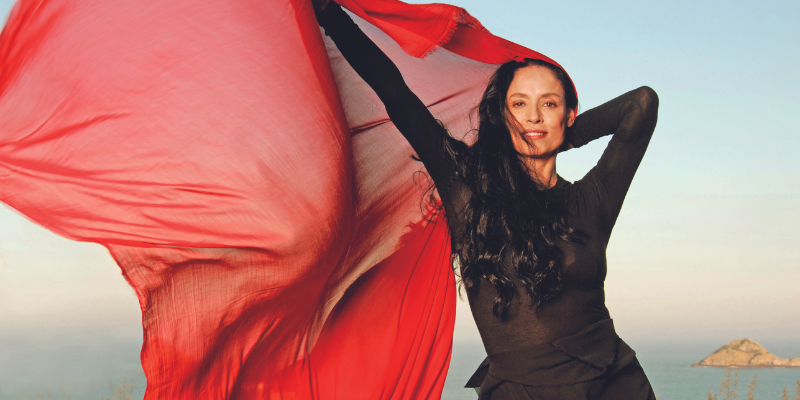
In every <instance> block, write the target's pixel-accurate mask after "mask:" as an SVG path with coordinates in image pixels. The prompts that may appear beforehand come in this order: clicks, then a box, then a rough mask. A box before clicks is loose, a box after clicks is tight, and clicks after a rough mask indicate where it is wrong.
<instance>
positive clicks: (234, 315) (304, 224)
mask: <svg viewBox="0 0 800 400" xmlns="http://www.w3.org/2000/svg"><path fill="white" fill-rule="evenodd" d="M342 3H343V5H344V6H345V7H347V8H349V9H350V10H351V11H352V12H353V13H354V14H356V15H358V16H360V17H361V18H362V19H359V21H358V23H359V24H360V25H361V26H362V28H363V29H364V30H365V31H366V32H367V33H368V34H369V35H370V36H371V37H372V38H373V39H374V40H375V41H376V42H377V43H378V44H379V46H381V47H382V48H383V49H384V50H385V51H386V52H387V54H389V56H390V57H392V58H393V59H394V60H395V61H396V63H397V64H398V66H399V68H400V69H401V70H402V72H403V73H404V76H405V77H406V80H407V82H408V83H409V85H410V86H411V88H412V90H414V91H415V92H416V93H417V94H418V95H419V96H420V97H421V98H422V100H423V101H424V102H425V103H426V104H428V105H429V107H430V109H431V110H432V112H433V113H434V115H436V117H437V118H439V119H441V120H442V121H443V122H444V123H445V124H446V125H447V127H448V128H449V130H450V131H451V133H452V134H453V135H455V136H457V137H459V138H466V140H469V132H470V129H471V128H472V126H471V125H470V118H469V114H470V112H471V110H472V108H473V107H474V106H475V105H476V104H477V101H478V99H479V97H480V92H481V89H482V88H483V87H485V83H486V80H487V79H488V77H489V76H490V75H491V73H492V72H493V71H494V69H495V68H496V64H498V63H501V62H505V61H508V60H511V59H519V58H522V57H534V58H544V56H541V55H540V54H538V53H536V52H533V51H531V50H528V49H525V48H523V47H521V46H518V45H515V44H513V43H510V42H507V41H505V40H503V39H501V38H497V37H495V36H493V35H491V34H490V33H489V32H488V31H487V30H485V29H484V28H483V27H481V25H480V24H479V23H478V21H477V20H475V19H474V18H472V17H471V16H469V14H468V13H466V12H465V11H464V10H462V9H460V8H457V7H452V6H447V5H429V6H423V5H407V4H405V3H401V2H399V1H392V0H343V1H342ZM434 50H436V51H434ZM421 56H426V57H425V59H424V60H423V59H419V58H416V57H421ZM411 154H412V150H411V148H410V146H409V145H408V143H407V142H405V140H404V139H403V137H402V136H401V135H400V134H399V133H398V132H397V131H396V130H395V129H394V127H393V125H392V124H391V123H390V122H389V121H388V119H387V117H386V113H385V111H384V110H383V107H382V105H381V104H380V102H379V101H378V99H377V97H376V96H375V95H374V93H372V92H371V90H370V89H369V88H368V87H367V86H366V84H364V83H363V82H361V81H360V79H359V78H358V77H357V76H356V75H355V73H354V72H353V71H352V70H351V69H350V68H349V66H348V65H347V64H346V62H345V61H344V60H342V58H341V56H340V55H339V54H338V51H337V50H336V49H335V46H333V45H332V44H331V43H328V42H326V41H325V39H323V37H322V35H321V34H320V30H319V27H318V26H317V23H316V19H315V17H314V14H313V10H312V7H311V4H310V3H309V2H307V1H304V0H268V1H245V0H238V1H230V0H224V1H223V0H209V1H202V2H196V1H188V0H173V1H169V2H163V1H155V0H136V1H132V0H111V1H109V0H103V1H100V0H20V1H19V2H18V3H17V4H16V5H15V7H14V9H13V11H12V13H11V15H10V17H9V20H8V22H7V24H6V26H5V28H4V30H3V32H2V35H1V36H0V200H1V201H3V202H5V203H6V204H8V205H10V206H11V207H13V208H15V209H17V210H18V211H20V212H21V213H23V214H24V215H26V216H27V217H29V218H30V219H32V220H33V221H35V222H37V223H39V224H41V225H43V226H45V227H46V228H48V229H50V230H52V231H54V232H56V233H58V234H60V235H62V236H65V237H67V238H70V239H74V240H80V241H90V242H96V243H100V244H102V245H104V246H106V247H107V248H108V249H109V251H110V252H111V254H112V255H113V256H114V259H115V260H116V261H117V263H118V264H119V266H120V268H121V270H122V274H123V275H124V277H125V279H127V281H128V282H129V283H130V284H131V286H132V287H133V288H134V290H135V291H136V293H137V295H138V298H139V302H140V305H141V309H142V325H143V334H144V343H143V347H142V365H143V368H144V371H145V374H146V376H147V384H148V387H147V391H146V394H145V398H146V399H147V400H152V399H311V398H314V399H336V398H350V399H360V398H363V399H423V398H439V397H440V395H441V391H442V387H443V384H444V378H445V375H446V371H447V367H448V364H449V359H450V351H451V341H452V332H453V323H454V318H455V301H456V300H455V299H456V287H455V279H454V277H453V273H452V270H451V265H450V254H449V241H448V233H447V230H446V224H445V223H444V222H443V220H442V218H443V217H442V216H441V215H440V213H437V212H436V208H435V207H431V206H430V205H429V203H428V201H427V200H426V199H427V198H428V197H427V195H428V194H430V193H429V192H428V189H429V187H430V182H429V180H428V179H427V177H426V175H425V173H424V169H423V168H422V166H421V164H419V163H418V162H417V161H415V160H414V159H413V158H412V157H410V155H411Z"/></svg>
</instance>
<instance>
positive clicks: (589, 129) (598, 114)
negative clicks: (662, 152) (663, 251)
mask: <svg viewBox="0 0 800 400" xmlns="http://www.w3.org/2000/svg"><path fill="white" fill-rule="evenodd" d="M657 119H658V95H656V92H655V91H653V89H651V88H649V87H646V86H645V87H641V88H639V89H635V90H632V91H630V92H628V93H625V94H623V95H621V96H619V97H617V98H615V99H613V100H611V101H609V102H607V103H605V104H602V105H600V106H597V107H595V108H592V109H591V110H588V111H586V112H584V113H582V114H581V115H579V116H578V118H576V119H575V123H574V124H573V125H572V127H571V128H570V129H569V130H568V131H567V134H566V140H567V141H568V142H570V143H571V144H572V145H573V146H575V147H580V146H583V145H584V144H586V143H589V142H591V141H592V140H595V139H597V138H600V137H602V136H606V135H613V136H612V138H611V141H610V142H609V143H608V147H606V150H605V151H604V152H603V156H602V157H600V161H598V163H597V165H596V166H595V167H594V168H593V169H592V170H591V171H590V172H589V173H588V174H587V176H586V177H585V178H584V180H586V179H592V180H594V181H595V182H596V183H597V190H598V195H599V196H600V198H601V200H602V201H601V204H602V207H603V210H604V213H605V217H606V219H607V222H608V224H609V229H610V228H611V227H613V226H614V223H615V222H616V220H617V216H619V212H620V210H621V208H622V202H623V201H624V200H625V195H626V194H627V193H628V188H629V187H630V185H631V182H632V181H633V176H634V174H636V170H637V169H638V167H639V163H640V162H641V161H642V158H643V157H644V153H645V150H647V145H648V144H649V143H650V138H651V137H652V136H653V131H654V130H655V127H656V120H657Z"/></svg>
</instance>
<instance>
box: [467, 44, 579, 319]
mask: <svg viewBox="0 0 800 400" xmlns="http://www.w3.org/2000/svg"><path fill="white" fill-rule="evenodd" d="M534 65H536V66H542V67H546V68H549V69H550V70H551V71H553V73H554V74H555V76H556V78H558V80H559V81H560V82H561V85H562V86H563V88H564V93H565V105H566V108H567V110H576V109H577V106H578V98H577V95H576V94H575V88H574V86H573V84H572V81H571V80H570V78H569V76H567V74H566V73H565V72H564V71H563V70H562V69H561V68H559V67H556V66H555V65H553V64H550V63H547V62H544V61H540V60H533V59H526V60H525V61H522V62H517V61H512V62H508V63H506V64H503V65H502V66H500V67H499V68H498V69H497V71H496V72H495V73H494V75H493V76H492V78H491V79H490V81H489V84H488V85H487V87H486V90H485V92H484V94H483V97H482V99H481V102H480V104H479V105H478V118H479V125H478V131H477V140H476V142H475V144H473V145H472V146H471V148H470V149H469V150H468V152H467V154H465V155H464V157H459V158H460V162H459V163H458V164H460V165H459V167H460V168H459V169H460V171H461V173H462V174H463V175H464V178H465V179H464V180H465V181H466V182H467V184H468V185H469V187H470V189H471V191H472V197H471V199H470V200H469V202H468V203H467V205H466V209H465V210H464V221H465V227H464V229H463V231H462V232H460V234H459V235H458V236H460V240H457V243H455V246H454V256H455V258H456V259H457V261H458V264H459V265H460V268H461V274H460V277H461V281H462V283H463V284H464V287H465V288H466V289H467V291H469V292H472V293H475V292H476V291H477V290H478V287H479V285H480V283H481V281H482V280H486V281H488V283H489V284H491V285H492V286H494V288H495V289H496V292H497V296H496V297H495V301H494V305H493V307H492V311H493V313H494V315H495V317H497V318H500V319H502V318H503V317H504V316H505V313H506V311H507V309H508V306H509V304H510V302H511V300H512V299H513V298H514V295H515V293H516V291H517V288H516V286H515V284H514V281H515V279H514V278H512V277H517V278H518V279H519V280H521V281H522V284H523V286H524V289H525V290H526V291H527V292H528V294H529V295H530V298H531V301H532V304H531V307H534V308H539V307H541V306H542V305H544V304H546V303H548V302H549V301H551V300H553V299H555V298H556V297H557V296H558V295H559V293H560V292H561V291H562V288H563V284H562V280H561V264H562V257H563V254H562V252H561V250H560V249H559V248H558V246H557V245H556V243H557V241H558V240H570V241H578V240H579V239H577V235H576V234H575V232H573V230H572V229H570V228H568V227H567V225H566V218H567V215H568V210H569V208H568V207H569V206H568V204H566V202H565V201H564V200H565V197H564V196H563V194H562V193H558V192H559V190H560V189H559V187H558V186H557V187H556V188H554V189H550V190H541V189H542V188H540V187H539V186H538V184H536V183H535V182H534V181H533V180H532V179H531V176H530V174H529V173H528V171H527V169H526V167H525V165H524V164H523V162H522V161H521V159H520V155H519V153H518V152H517V151H516V150H515V149H514V144H513V142H512V140H511V132H510V131H509V128H508V125H509V124H508V123H507V121H508V116H509V115H510V113H509V111H508V108H507V106H506V95H507V92H508V88H509V86H510V85H511V82H512V81H513V79H514V74H515V73H516V71H517V70H518V69H520V68H524V67H528V66H534ZM567 112H570V111H567Z"/></svg>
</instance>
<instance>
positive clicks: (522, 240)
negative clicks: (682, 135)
mask: <svg viewBox="0 0 800 400" xmlns="http://www.w3.org/2000/svg"><path fill="white" fill-rule="evenodd" d="M323 7H324V5H323V6H322V7H319V8H323ZM318 19H319V22H320V25H321V26H322V27H323V28H324V29H325V33H326V34H327V35H328V36H330V37H331V38H332V39H333V41H334V42H335V43H336V45H337V47H338V48H339V50H340V51H341V52H342V54H343V56H344V57H345V59H347V61H348V62H349V63H350V64H351V65H352V67H353V68H354V69H355V70H356V72H357V73H358V74H359V75H360V76H361V77H362V78H363V79H364V80H365V81H366V82H367V83H368V84H369V85H370V86H371V87H372V88H373V90H375V92H376V93H377V94H378V96H379V97H380V99H381V101H383V103H384V104H385V106H386V110H387V113H388V114H389V117H390V118H391V120H392V122H393V123H394V124H395V125H396V127H397V128H398V130H399V131H400V132H401V133H402V134H403V135H404V136H405V137H406V138H407V139H408V141H409V143H410V144H411V145H412V147H413V148H414V150H415V151H416V152H417V155H418V157H419V159H420V160H422V162H423V163H424V165H425V167H426V169H427V170H428V173H429V174H430V175H431V177H432V179H433V181H434V184H435V185H436V188H437V190H438V193H439V197H440V198H441V201H442V205H443V207H444V209H445V212H446V216H447V219H448V225H449V227H450V230H451V237H452V243H453V253H454V255H455V259H456V260H457V261H458V263H459V265H460V268H461V279H462V281H463V284H464V286H465V288H466V291H467V296H468V299H469V303H470V307H471V308H472V313H473V316H474V317H475V321H476V323H477V326H478V329H479V331H480V334H481V338H482V340H483V343H484V346H485V347H486V351H487V354H489V356H488V357H487V359H486V361H484V363H483V364H482V365H481V367H480V368H479V370H478V371H477V372H476V373H475V375H473V377H472V379H470V382H469V383H468V386H469V387H479V389H478V392H479V394H480V397H481V398H482V399H511V398H514V399H516V398H536V399H540V398H546V399H551V398H552V399H585V398H592V399H623V398H624V399H654V398H655V396H654V395H653V392H652V389H651V388H650V384H649V382H648V381H647V378H646V376H645V375H644V372H643V370H642V368H641V366H640V365H639V363H638V361H637V360H636V357H635V354H634V352H633V351H632V350H631V349H630V348H629V347H628V346H627V345H626V344H625V343H624V342H622V341H621V340H620V339H619V337H618V336H617V335H616V333H615V332H614V327H613V324H612V322H611V319H610V318H609V314H608V310H607V309H606V307H605V304H604V298H605V295H604V290H603V280H604V279H605V275H606V261H605V248H606V246H607V243H608V240H609V238H610V234H611V230H612V228H613V226H614V222H615V221H616V219H617V216H618V215H619V211H620V208H621V206H622V202H623V200H624V197H625V194H626V192H627V190H628V187H629V186H630V183H631V181H632V179H633V176H634V174H635V172H636V169H637V167H638V165H639V162H640V161H641V159H642V157H643V156H644V152H645V150H646V148H647V145H648V142H649V140H650V137H651V135H652V133H653V130H654V129H655V124H656V118H657V107H658V98H657V96H656V94H655V92H654V91H653V90H652V89H650V88H646V87H643V88H640V89H636V90H634V91H631V92H629V93H626V94H624V95H622V96H620V97H618V98H616V99H614V100H612V101H610V102H608V103H606V104H603V105H601V106H599V107H596V108H594V109H592V110H589V111H587V112H585V113H583V114H582V115H581V116H580V117H576V111H577V96H576V94H575V90H574V87H573V86H572V83H571V81H570V79H569V77H568V76H567V75H566V73H565V72H564V71H563V70H561V69H560V68H558V67H556V66H554V65H551V64H548V63H546V62H542V61H538V60H526V61H525V62H510V63H506V64H504V65H502V66H501V67H500V68H499V69H498V70H497V72H496V73H495V74H494V76H493V77H492V79H491V80H490V82H489V84H488V86H487V88H486V91H485V93H484V95H483V98H482V100H481V102H480V105H479V107H478V112H479V118H480V121H479V128H478V135H477V140H476V142H475V143H474V145H472V146H471V147H468V146H467V145H466V144H464V143H462V142H459V141H457V140H454V139H452V138H451V137H450V136H449V135H448V134H447V132H446V131H445V130H444V129H443V128H442V127H441V125H440V124H439V123H438V122H437V120H436V119H435V118H434V117H433V116H432V115H431V114H430V112H429V111H428V109H427V108H426V107H425V105H424V104H423V103H422V102H421V101H420V100H419V99H418V98H417V97H416V96H415V95H414V94H413V93H412V92H411V91H410V90H409V88H408V87H407V86H406V85H405V83H404V81H403V78H402V76H401V74H400V72H399V70H397V68H396V67H395V66H394V65H393V64H392V62H391V61H390V60H389V59H388V58H387V57H386V56H385V55H384V54H383V53H382V52H381V51H380V49H378V48H377V46H375V45H374V43H372V42H371V41H370V40H369V39H368V38H367V37H366V36H365V35H364V34H363V33H362V32H361V31H360V29H359V28H358V27H357V26H356V25H355V24H354V23H353V22H352V20H350V18H349V17H348V16H347V14H345V13H344V11H342V10H341V8H340V7H339V6H338V5H337V4H335V3H331V4H330V5H328V6H327V7H324V11H322V12H320V13H319V15H318ZM608 134H613V137H612V139H611V141H610V142H609V145H608V148H607V149H606V151H605V152H604V154H603V156H602V157H601V159H600V161H599V162H598V164H597V166H595V167H594V168H593V169H592V170H591V171H590V172H589V173H588V174H587V175H586V176H585V177H584V178H583V179H581V180H579V181H577V182H575V183H569V182H567V181H565V180H564V179H562V178H561V177H559V176H558V175H557V174H556V168H555V161H556V157H557V155H558V152H559V151H561V150H566V149H569V148H571V147H580V146H582V145H584V144H586V143H588V142H589V141H591V140H594V139H596V138H598V137H601V136H604V135H608Z"/></svg>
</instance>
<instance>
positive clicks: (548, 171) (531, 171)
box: [522, 155, 558, 189]
mask: <svg viewBox="0 0 800 400" xmlns="http://www.w3.org/2000/svg"><path fill="white" fill-rule="evenodd" d="M522 163H523V164H525V167H526V168H527V170H528V175H530V177H531V180H533V182H535V183H536V184H537V185H538V186H539V187H540V188H541V189H550V188H552V187H553V186H555V185H556V183H558V174H557V173H556V156H555V155H553V156H552V157H546V158H539V157H524V158H523V159H522Z"/></svg>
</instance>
